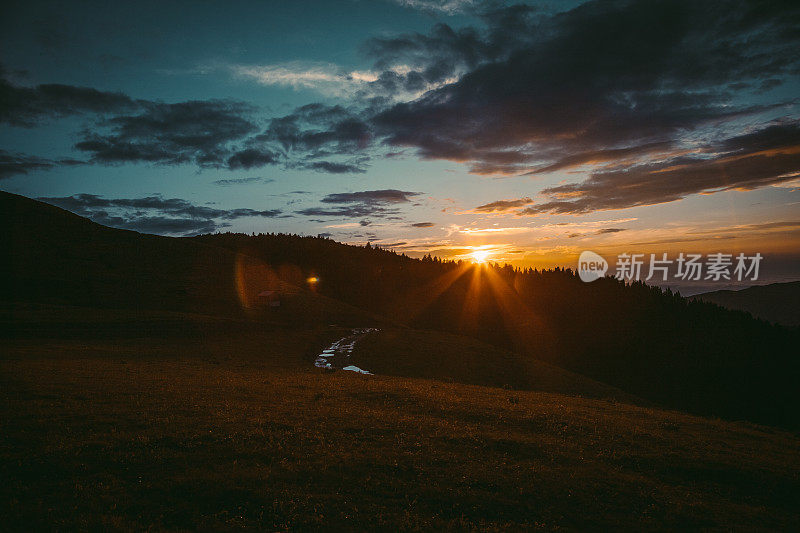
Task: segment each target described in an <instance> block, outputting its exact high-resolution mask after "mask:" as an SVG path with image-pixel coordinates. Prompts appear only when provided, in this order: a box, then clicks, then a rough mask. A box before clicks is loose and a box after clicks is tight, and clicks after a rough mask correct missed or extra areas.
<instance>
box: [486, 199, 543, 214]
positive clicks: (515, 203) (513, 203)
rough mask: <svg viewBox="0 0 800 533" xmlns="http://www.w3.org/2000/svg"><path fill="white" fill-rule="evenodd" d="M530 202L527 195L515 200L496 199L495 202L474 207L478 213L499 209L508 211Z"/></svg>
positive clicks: (497, 210)
mask: <svg viewBox="0 0 800 533" xmlns="http://www.w3.org/2000/svg"><path fill="white" fill-rule="evenodd" d="M532 203H533V200H532V199H531V198H528V197H525V198H518V199H516V200H497V201H496V202H490V203H488V204H483V205H479V206H478V207H476V208H475V211H477V212H479V213H494V212H500V211H508V210H510V209H514V208H517V207H523V206H526V205H528V204H532Z"/></svg>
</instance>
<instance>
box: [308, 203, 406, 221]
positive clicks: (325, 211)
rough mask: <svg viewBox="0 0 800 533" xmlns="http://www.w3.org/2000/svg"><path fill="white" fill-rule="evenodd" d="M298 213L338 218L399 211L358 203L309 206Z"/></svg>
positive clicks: (381, 214) (378, 214) (380, 215)
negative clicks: (336, 205) (329, 206)
mask: <svg viewBox="0 0 800 533" xmlns="http://www.w3.org/2000/svg"><path fill="white" fill-rule="evenodd" d="M295 213H297V214H298V215H305V216H313V217H337V218H363V217H368V216H373V217H382V216H385V215H388V214H396V213H399V210H397V209H389V208H385V207H381V206H379V205H369V204H358V205H352V206H341V207H331V208H327V207H309V208H307V209H301V210H299V211H295Z"/></svg>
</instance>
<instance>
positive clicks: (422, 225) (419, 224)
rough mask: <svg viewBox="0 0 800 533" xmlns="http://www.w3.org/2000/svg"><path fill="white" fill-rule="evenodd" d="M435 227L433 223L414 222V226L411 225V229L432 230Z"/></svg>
mask: <svg viewBox="0 0 800 533" xmlns="http://www.w3.org/2000/svg"><path fill="white" fill-rule="evenodd" d="M435 225H436V224H435V223H433V222H415V223H414V224H411V227H412V228H432V227H434V226H435Z"/></svg>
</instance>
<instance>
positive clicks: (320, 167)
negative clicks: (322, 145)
mask: <svg viewBox="0 0 800 533" xmlns="http://www.w3.org/2000/svg"><path fill="white" fill-rule="evenodd" d="M304 166H305V168H310V169H312V170H317V171H320V172H328V173H330V174H363V173H364V172H366V171H367V170H366V169H365V168H364V167H362V166H359V165H353V164H350V163H335V162H332V161H317V162H314V163H309V164H307V165H304Z"/></svg>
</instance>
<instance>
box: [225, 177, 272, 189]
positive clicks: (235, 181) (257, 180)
mask: <svg viewBox="0 0 800 533" xmlns="http://www.w3.org/2000/svg"><path fill="white" fill-rule="evenodd" d="M274 181H275V180H274V179H271V178H258V177H256V178H235V179H224V180H216V181H213V182H212V183H213V184H214V185H219V186H220V187H228V186H230V185H244V184H247V183H272V182H274Z"/></svg>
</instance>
